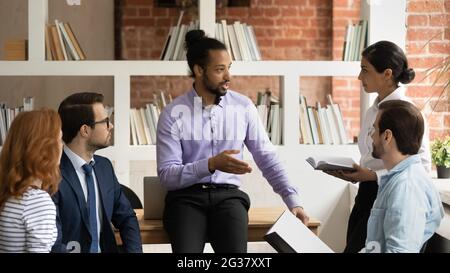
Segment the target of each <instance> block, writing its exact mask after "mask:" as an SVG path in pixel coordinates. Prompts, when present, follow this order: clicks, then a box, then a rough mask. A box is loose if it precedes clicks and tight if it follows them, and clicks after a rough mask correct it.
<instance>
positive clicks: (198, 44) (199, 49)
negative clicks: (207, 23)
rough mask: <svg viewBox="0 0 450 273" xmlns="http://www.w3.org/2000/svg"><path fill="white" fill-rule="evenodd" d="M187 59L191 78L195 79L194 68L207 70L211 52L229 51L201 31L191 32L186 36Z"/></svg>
mask: <svg viewBox="0 0 450 273" xmlns="http://www.w3.org/2000/svg"><path fill="white" fill-rule="evenodd" d="M185 48H186V59H187V62H188V65H189V69H190V70H191V73H190V76H191V77H193V78H194V77H195V72H194V66H195V65H198V66H200V67H201V68H203V69H205V68H206V66H207V64H208V62H209V51H210V50H227V48H226V47H225V45H224V44H223V43H222V42H220V41H218V40H216V39H213V38H209V37H207V36H206V35H205V32H204V31H203V30H201V29H195V30H191V31H189V32H188V33H186V36H185Z"/></svg>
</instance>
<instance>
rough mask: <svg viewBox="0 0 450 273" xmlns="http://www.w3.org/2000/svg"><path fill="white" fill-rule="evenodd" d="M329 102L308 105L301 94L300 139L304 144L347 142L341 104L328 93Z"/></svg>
mask: <svg viewBox="0 0 450 273" xmlns="http://www.w3.org/2000/svg"><path fill="white" fill-rule="evenodd" d="M327 98H328V101H329V104H328V105H326V106H324V107H322V106H321V104H320V103H319V102H318V103H316V106H308V105H307V103H306V98H305V97H304V96H300V102H299V103H300V107H299V118H300V121H299V124H300V140H301V143H303V144H347V143H349V141H348V139H347V134H346V132H345V126H344V120H343V118H342V113H341V110H340V108H339V105H338V104H336V103H334V102H333V100H332V98H331V96H330V95H328V97H327Z"/></svg>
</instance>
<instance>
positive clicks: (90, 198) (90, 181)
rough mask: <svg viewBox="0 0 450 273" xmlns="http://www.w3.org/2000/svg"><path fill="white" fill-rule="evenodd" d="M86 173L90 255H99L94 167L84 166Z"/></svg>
mask: <svg viewBox="0 0 450 273" xmlns="http://www.w3.org/2000/svg"><path fill="white" fill-rule="evenodd" d="M83 170H84V173H85V174H86V184H87V192H88V194H87V206H88V210H89V226H90V229H91V236H92V242H91V248H90V250H89V252H90V253H98V233H97V210H96V202H95V187H94V177H93V176H92V165H91V164H84V165H83Z"/></svg>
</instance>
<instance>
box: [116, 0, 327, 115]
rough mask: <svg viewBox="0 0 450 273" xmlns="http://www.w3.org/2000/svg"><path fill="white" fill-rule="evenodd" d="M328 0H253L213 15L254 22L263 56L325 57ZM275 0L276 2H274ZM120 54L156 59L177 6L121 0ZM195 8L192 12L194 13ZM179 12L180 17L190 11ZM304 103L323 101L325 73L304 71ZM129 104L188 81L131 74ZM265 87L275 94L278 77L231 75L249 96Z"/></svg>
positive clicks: (175, 91)
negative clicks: (307, 74) (248, 3)
mask: <svg viewBox="0 0 450 273" xmlns="http://www.w3.org/2000/svg"><path fill="white" fill-rule="evenodd" d="M331 2H332V1H331V0H276V1H274V0H252V1H251V6H250V7H230V8H228V7H225V8H218V9H217V12H216V17H217V20H220V19H226V20H227V22H228V24H231V23H233V22H234V21H236V20H239V21H241V22H245V23H248V24H250V25H252V26H254V27H255V31H256V37H257V42H258V45H259V47H260V50H261V54H262V58H263V59H264V60H330V59H331V39H330V38H331V6H332V5H331ZM275 3H276V4H275ZM121 8H122V10H123V12H122V19H121V24H122V32H121V35H122V44H121V46H122V56H121V57H122V59H126V60H135V59H140V60H142V59H158V58H159V57H160V54H161V49H162V47H163V45H164V42H165V39H166V36H167V33H168V31H169V26H172V25H175V24H176V21H177V19H178V15H179V10H178V9H174V8H155V7H154V3H153V1H147V0H124V1H123V2H122V7H121ZM195 13H196V11H194V12H193V13H192V14H195ZM192 14H189V15H188V16H184V18H183V23H187V22H189V21H190V20H191V19H192V18H193V16H194V15H192ZM301 86H302V87H301V90H302V94H304V95H305V96H306V97H307V98H308V103H311V104H313V103H315V102H316V101H317V100H320V101H321V102H322V103H324V102H325V97H326V94H327V93H329V92H330V90H331V82H330V79H329V78H328V77H321V78H317V77H308V78H303V79H302V81H301ZM132 87H133V88H132V89H133V90H132V99H131V104H132V106H133V107H140V106H141V105H143V104H144V103H147V102H148V101H149V99H150V98H151V97H152V93H153V90H154V89H155V88H160V89H164V90H167V91H168V92H171V93H172V95H173V96H176V95H178V94H180V92H183V91H186V90H187V89H188V88H190V87H191V80H190V79H187V78H186V77H133V79H132ZM266 88H270V89H271V90H272V91H273V93H274V94H276V95H278V94H279V79H278V77H234V78H233V80H232V89H234V90H238V91H240V92H241V93H243V94H246V95H248V96H249V97H251V98H254V97H255V94H256V92H257V91H264V90H265V89H266Z"/></svg>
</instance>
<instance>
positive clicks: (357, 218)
mask: <svg viewBox="0 0 450 273" xmlns="http://www.w3.org/2000/svg"><path fill="white" fill-rule="evenodd" d="M377 192H378V183H377V182H376V181H367V182H360V183H359V189H358V194H357V195H356V197H355V205H354V206H353V209H352V212H351V213H350V218H349V219H348V227H347V246H346V247H345V249H344V253H357V252H359V251H360V250H361V249H362V248H363V247H365V245H366V238H367V221H368V220H369V216H370V210H371V209H372V206H373V203H374V202H375V199H376V198H377Z"/></svg>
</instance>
